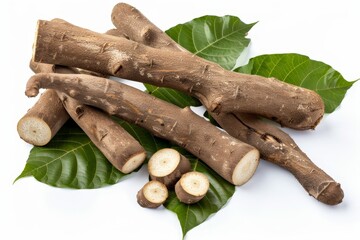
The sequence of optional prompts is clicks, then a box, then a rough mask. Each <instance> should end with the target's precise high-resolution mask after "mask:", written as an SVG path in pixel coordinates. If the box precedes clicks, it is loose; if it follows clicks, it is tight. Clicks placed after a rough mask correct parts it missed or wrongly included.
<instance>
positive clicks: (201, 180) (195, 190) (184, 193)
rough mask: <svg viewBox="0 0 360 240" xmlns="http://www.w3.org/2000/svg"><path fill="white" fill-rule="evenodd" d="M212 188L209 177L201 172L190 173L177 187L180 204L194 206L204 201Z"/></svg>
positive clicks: (184, 176) (186, 174)
mask: <svg viewBox="0 0 360 240" xmlns="http://www.w3.org/2000/svg"><path fill="white" fill-rule="evenodd" d="M209 187H210V183H209V179H208V178H207V176H206V175H205V174H203V173H200V172H195V171H192V172H188V173H185V174H184V175H182V176H181V178H180V180H179V181H178V182H177V183H176V185H175V193H176V196H177V198H178V199H179V201H180V202H183V203H186V204H194V203H197V202H199V201H200V200H201V199H203V198H204V197H205V195H206V193H207V192H208V190H209Z"/></svg>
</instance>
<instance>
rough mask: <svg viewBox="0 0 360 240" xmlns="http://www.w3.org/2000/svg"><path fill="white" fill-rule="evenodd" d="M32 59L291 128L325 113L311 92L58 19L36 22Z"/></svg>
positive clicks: (309, 124)
mask: <svg viewBox="0 0 360 240" xmlns="http://www.w3.org/2000/svg"><path fill="white" fill-rule="evenodd" d="M33 60H34V61H39V62H45V63H51V64H59V65H65V66H73V67H79V68H82V69H87V70H91V71H95V72H99V73H102V74H108V75H113V76H117V77H122V78H126V79H131V80H136V81H141V82H147V83H150V84H154V85H157V86H166V87H170V88H173V89H177V90H180V91H183V92H186V93H188V94H190V95H193V96H195V97H197V98H198V99H199V100H200V101H201V102H202V103H203V104H204V105H205V106H206V108H207V109H208V110H209V111H211V112H214V113H217V114H218V113H220V112H246V113H254V114H259V115H261V116H264V117H267V118H270V119H273V120H276V121H277V122H279V123H280V124H281V125H283V126H288V127H292V128H295V129H309V128H314V127H315V126H316V125H317V124H318V122H319V121H320V119H321V118H322V116H323V114H324V104H323V101H322V99H321V97H320V96H319V95H318V94H316V93H315V92H313V91H310V90H307V89H304V88H301V87H297V86H293V85H290V84H287V83H284V82H281V81H278V80H276V79H273V78H268V79H267V78H264V77H260V76H255V75H247V74H240V73H234V72H231V71H227V70H224V69H222V68H221V67H220V66H219V65H217V64H215V63H212V62H209V61H206V60H204V59H201V58H200V57H197V56H194V55H193V54H190V53H188V52H177V53H176V54H175V53H174V51H168V50H162V49H155V48H152V47H148V46H145V45H143V44H139V43H137V42H133V41H130V40H127V39H125V38H117V37H113V36H110V35H106V34H100V33H95V32H93V31H90V30H87V29H83V28H80V27H77V26H74V25H71V24H70V23H65V22H64V21H63V20H61V21H42V20H40V21H39V22H38V25H37V33H36V40H35V43H34V52H33Z"/></svg>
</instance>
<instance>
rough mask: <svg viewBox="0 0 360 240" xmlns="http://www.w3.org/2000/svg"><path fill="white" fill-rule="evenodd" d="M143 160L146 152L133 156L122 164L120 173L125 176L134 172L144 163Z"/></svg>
mask: <svg viewBox="0 0 360 240" xmlns="http://www.w3.org/2000/svg"><path fill="white" fill-rule="evenodd" d="M145 158H146V152H141V153H137V154H134V155H133V156H131V157H130V158H129V160H128V161H127V162H126V163H125V164H124V166H123V167H122V169H121V172H123V173H125V174H127V173H130V172H132V171H134V170H135V169H137V168H138V167H139V166H140V165H141V164H142V163H143V162H144V161H145Z"/></svg>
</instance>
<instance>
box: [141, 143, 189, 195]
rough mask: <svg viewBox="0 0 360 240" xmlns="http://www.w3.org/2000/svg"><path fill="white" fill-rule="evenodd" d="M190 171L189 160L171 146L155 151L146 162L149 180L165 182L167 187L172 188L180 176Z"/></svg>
mask: <svg viewBox="0 0 360 240" xmlns="http://www.w3.org/2000/svg"><path fill="white" fill-rule="evenodd" d="M190 171H191V164H190V161H189V160H188V159H187V158H186V157H184V156H183V155H181V154H180V153H179V152H178V151H176V150H175V149H171V148H163V149H161V150H159V151H157V152H156V153H154V154H153V155H152V156H151V158H150V159H149V162H148V172H149V174H150V178H151V180H157V181H159V182H161V183H163V184H165V186H166V187H167V188H168V189H171V188H173V187H174V186H175V184H176V182H177V181H178V180H179V179H180V177H181V176H182V175H183V174H185V173H187V172H190Z"/></svg>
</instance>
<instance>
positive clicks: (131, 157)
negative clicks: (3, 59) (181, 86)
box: [18, 61, 146, 174]
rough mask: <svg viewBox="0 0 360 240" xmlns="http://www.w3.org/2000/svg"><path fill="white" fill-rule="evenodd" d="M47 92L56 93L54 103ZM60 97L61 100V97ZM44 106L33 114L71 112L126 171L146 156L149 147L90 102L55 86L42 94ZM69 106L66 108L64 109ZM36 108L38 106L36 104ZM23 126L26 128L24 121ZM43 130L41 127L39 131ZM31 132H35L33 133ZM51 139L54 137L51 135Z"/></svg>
mask: <svg viewBox="0 0 360 240" xmlns="http://www.w3.org/2000/svg"><path fill="white" fill-rule="evenodd" d="M30 68H31V69H32V70H33V71H34V72H40V73H41V72H42V73H55V72H57V73H65V74H74V73H80V72H82V71H81V70H79V69H73V68H67V67H61V66H55V65H50V64H44V63H36V62H32V61H31V63H30ZM47 93H51V94H53V95H52V96H51V97H52V98H54V99H56V101H55V100H52V101H53V102H51V103H52V105H48V104H49V103H48V101H49V100H51V99H52V98H50V99H49V97H48V96H47V95H48V94H47ZM59 98H60V100H59ZM41 100H42V102H41V106H43V110H42V111H41V112H40V111H32V115H33V116H36V117H39V116H42V115H50V116H53V115H55V116H56V115H59V114H58V113H57V112H63V111H65V112H67V113H68V114H69V115H70V116H71V118H72V119H73V120H74V121H75V122H76V123H77V125H78V126H79V127H80V128H81V129H82V130H83V131H84V132H85V133H86V135H87V136H88V137H89V138H90V139H91V141H92V142H93V143H94V144H95V146H96V147H97V148H98V149H99V150H100V151H101V152H102V153H103V154H104V156H105V157H106V158H107V159H108V161H109V162H110V163H111V164H112V165H113V166H114V167H115V168H116V169H118V170H119V171H121V172H122V173H125V174H127V173H130V172H132V171H133V170H135V169H136V168H138V167H139V166H140V165H141V164H142V163H143V162H144V160H145V158H146V152H145V149H144V148H143V147H142V146H141V145H140V143H139V142H138V141H136V140H135V139H134V138H133V137H132V136H131V135H130V134H129V133H128V132H127V131H126V130H125V129H123V128H122V127H121V126H120V125H119V124H118V123H117V122H115V121H114V120H113V119H112V118H111V117H110V116H109V115H108V114H107V113H104V112H102V111H100V110H98V109H96V108H93V107H90V106H86V105H84V104H82V103H80V102H79V101H77V100H75V99H73V98H71V97H69V96H68V95H66V94H64V93H61V92H56V91H55V90H51V89H49V90H46V91H45V93H44V94H43V95H42V96H41ZM64 108H65V110H64ZM35 110H36V108H35ZM68 114H64V116H66V118H65V117H63V115H61V116H58V117H57V118H56V117H54V118H52V121H47V122H46V124H47V125H50V124H54V123H56V124H57V125H58V126H59V128H60V127H61V126H62V125H63V123H64V121H65V120H67V119H68ZM18 125H19V126H22V128H25V127H26V126H24V124H23V123H22V122H21V121H20V122H19V124H18ZM38 132H40V131H38ZM27 136H34V133H29V134H28V135H27ZM49 140H50V139H49Z"/></svg>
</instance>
